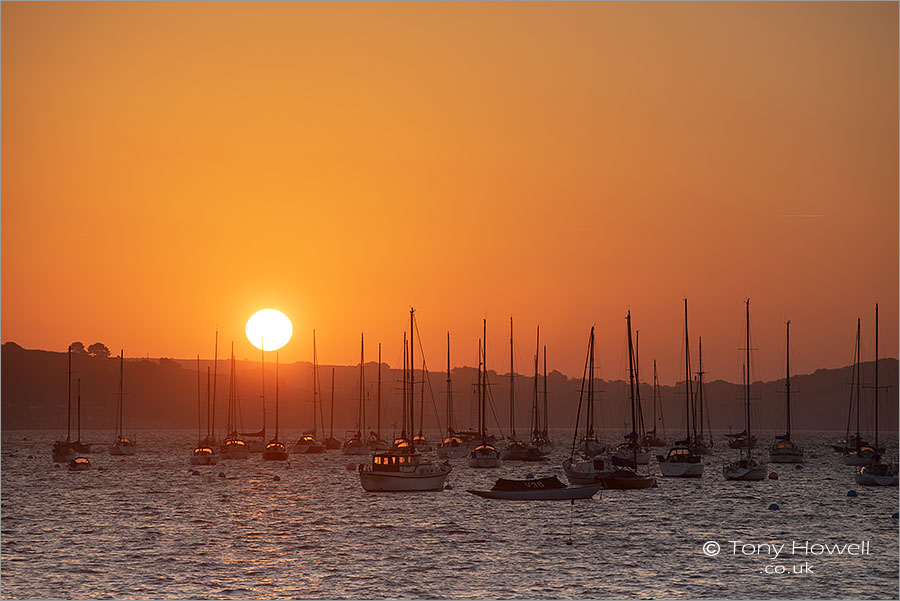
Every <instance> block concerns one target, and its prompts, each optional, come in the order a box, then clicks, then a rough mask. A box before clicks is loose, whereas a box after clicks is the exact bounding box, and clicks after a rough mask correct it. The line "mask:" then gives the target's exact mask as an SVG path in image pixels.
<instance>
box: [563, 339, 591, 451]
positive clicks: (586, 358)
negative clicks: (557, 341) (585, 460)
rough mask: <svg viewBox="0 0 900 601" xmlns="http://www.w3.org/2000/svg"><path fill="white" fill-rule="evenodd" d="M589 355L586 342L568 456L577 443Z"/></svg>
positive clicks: (589, 349) (589, 351) (589, 347)
mask: <svg viewBox="0 0 900 601" xmlns="http://www.w3.org/2000/svg"><path fill="white" fill-rule="evenodd" d="M593 331H594V329H593V326H592V327H591V334H592V335H593ZM590 355H591V346H590V343H588V350H587V353H586V354H585V357H584V371H583V372H582V374H581V391H580V392H579V393H578V412H577V413H575V434H574V435H573V436H572V452H571V453H570V455H569V456H570V457H574V456H575V445H577V444H578V425H579V422H580V421H581V405H582V402H583V401H584V383H585V382H584V381H585V379H586V378H587V371H588V361H589V359H590Z"/></svg>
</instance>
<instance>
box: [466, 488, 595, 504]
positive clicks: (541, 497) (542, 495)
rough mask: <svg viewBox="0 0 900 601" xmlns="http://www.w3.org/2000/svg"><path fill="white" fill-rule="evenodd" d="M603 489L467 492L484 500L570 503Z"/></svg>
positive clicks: (587, 497)
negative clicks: (569, 501)
mask: <svg viewBox="0 0 900 601" xmlns="http://www.w3.org/2000/svg"><path fill="white" fill-rule="evenodd" d="M601 488H603V484H582V485H576V486H569V487H566V488H557V489H550V490H467V491H466V492H468V493H471V494H473V495H476V496H478V497H482V498H484V499H504V500H508V501H568V500H569V499H590V498H591V497H593V496H594V495H595V494H597V491H598V490H600V489H601Z"/></svg>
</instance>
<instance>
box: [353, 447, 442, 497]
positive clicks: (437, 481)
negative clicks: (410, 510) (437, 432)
mask: <svg viewBox="0 0 900 601" xmlns="http://www.w3.org/2000/svg"><path fill="white" fill-rule="evenodd" d="M451 471H452V468H451V467H450V465H449V464H446V463H439V464H435V463H431V462H430V461H427V460H425V459H423V458H422V456H421V455H420V454H419V453H417V452H414V451H413V452H410V451H407V450H401V451H386V452H384V453H375V454H374V455H372V463H370V464H368V465H364V464H360V466H359V483H360V484H361V485H362V487H363V489H364V490H365V491H366V492H426V491H436V490H443V488H444V482H445V481H446V480H447V476H449V475H450V472H451Z"/></svg>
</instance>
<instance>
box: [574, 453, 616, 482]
mask: <svg viewBox="0 0 900 601" xmlns="http://www.w3.org/2000/svg"><path fill="white" fill-rule="evenodd" d="M562 467H563V472H565V474H566V478H568V479H569V482H570V483H572V484H595V483H598V482H601V481H602V480H603V479H604V478H606V477H607V476H609V475H610V474H612V473H613V471H614V468H613V466H612V464H610V463H608V462H606V461H605V460H604V459H602V458H601V457H591V458H584V457H583V456H581V457H579V456H577V455H576V456H573V457H569V458H568V459H566V460H565V461H563V464H562Z"/></svg>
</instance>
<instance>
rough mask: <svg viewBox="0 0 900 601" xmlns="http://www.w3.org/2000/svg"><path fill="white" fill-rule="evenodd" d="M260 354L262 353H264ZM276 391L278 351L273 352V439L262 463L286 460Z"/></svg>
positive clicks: (267, 447) (285, 448)
mask: <svg viewBox="0 0 900 601" xmlns="http://www.w3.org/2000/svg"><path fill="white" fill-rule="evenodd" d="M260 346H263V344H262V341H260ZM260 352H263V353H264V351H260ZM263 360H265V359H263ZM263 378H265V365H264V366H263ZM263 390H264V391H265V384H264V385H263ZM278 391H279V382H278V351H275V437H274V438H273V439H272V440H270V441H269V442H268V443H267V444H266V448H265V449H263V452H262V458H263V461H287V458H288V451H287V447H285V446H284V443H283V442H281V440H280V437H279V436H278ZM263 395H265V392H263Z"/></svg>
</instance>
